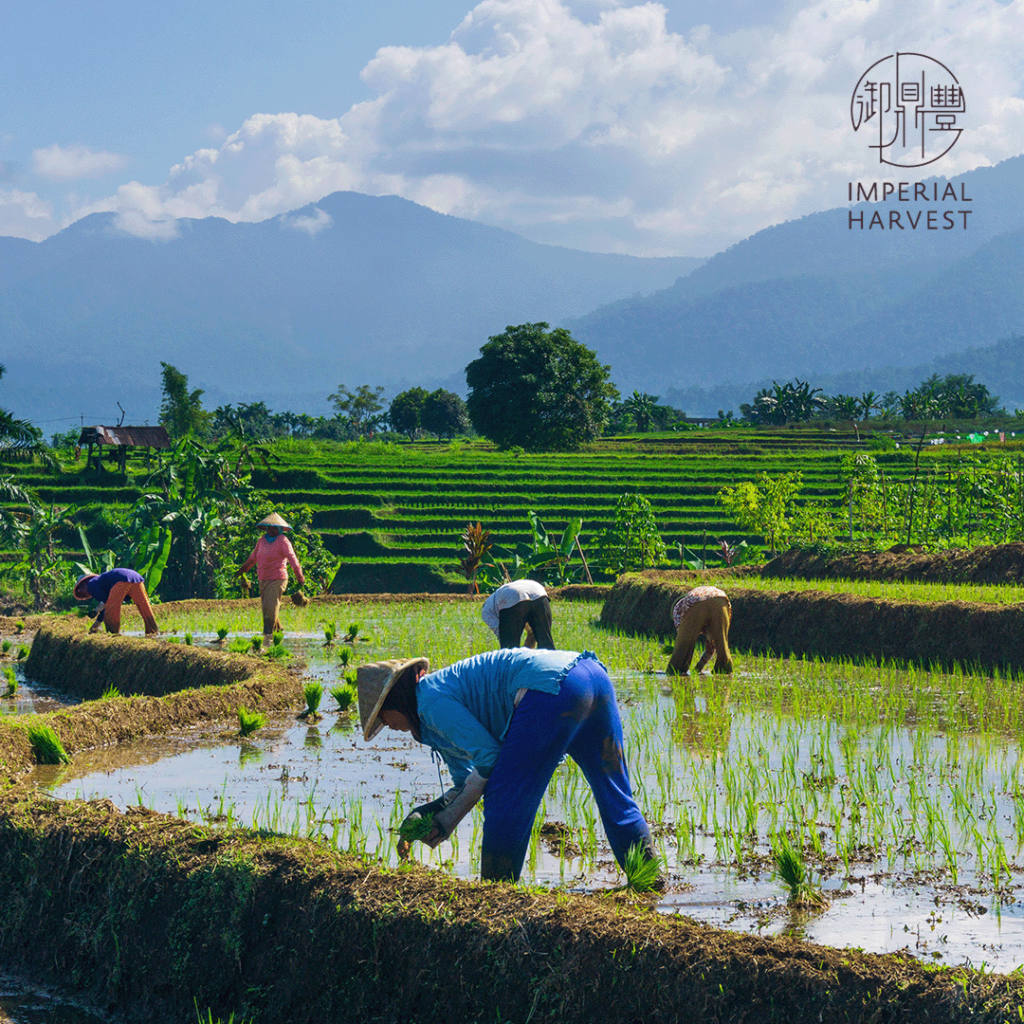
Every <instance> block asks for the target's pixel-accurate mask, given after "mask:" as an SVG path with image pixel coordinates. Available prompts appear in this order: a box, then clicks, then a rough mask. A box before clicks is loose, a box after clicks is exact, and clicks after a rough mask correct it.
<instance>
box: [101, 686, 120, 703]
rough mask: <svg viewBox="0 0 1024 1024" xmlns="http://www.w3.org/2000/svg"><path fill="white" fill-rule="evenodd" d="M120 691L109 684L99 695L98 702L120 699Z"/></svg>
mask: <svg viewBox="0 0 1024 1024" xmlns="http://www.w3.org/2000/svg"><path fill="white" fill-rule="evenodd" d="M120 696H121V691H120V690H119V689H118V688H117V687H116V686H115V685H114V684H113V683H111V684H110V685H109V686H108V687H107V688H106V689H105V690H104V691H103V693H101V694H100V700H110V699H111V698H112V697H120Z"/></svg>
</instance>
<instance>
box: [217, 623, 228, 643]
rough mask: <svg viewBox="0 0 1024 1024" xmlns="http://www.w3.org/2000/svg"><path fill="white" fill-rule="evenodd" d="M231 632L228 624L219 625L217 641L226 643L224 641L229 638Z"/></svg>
mask: <svg viewBox="0 0 1024 1024" xmlns="http://www.w3.org/2000/svg"><path fill="white" fill-rule="evenodd" d="M230 632H231V630H230V629H228V627H227V626H218V627H217V643H219V644H222V643H224V641H225V640H227V638H228V633H230Z"/></svg>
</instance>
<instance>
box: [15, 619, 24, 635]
mask: <svg viewBox="0 0 1024 1024" xmlns="http://www.w3.org/2000/svg"><path fill="white" fill-rule="evenodd" d="M24 628H25V623H24V622H22V621H21V620H20V619H19V620H18V621H17V622H16V623H15V624H14V632H15V633H20V632H21V631H22V630H23V629H24Z"/></svg>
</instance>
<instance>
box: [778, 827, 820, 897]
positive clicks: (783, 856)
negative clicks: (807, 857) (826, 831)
mask: <svg viewBox="0 0 1024 1024" xmlns="http://www.w3.org/2000/svg"><path fill="white" fill-rule="evenodd" d="M772 860H774V861H775V867H776V870H777V871H778V872H779V877H780V878H781V879H782V881H783V883H784V884H785V885H786V887H787V888H788V889H789V896H788V897H787V902H788V903H789V904H790V905H791V906H802V907H824V906H825V905H826V904H827V902H828V901H827V899H826V897H825V894H824V893H823V892H822V891H821V889H820V888H819V887H818V886H817V885H815V884H814V883H813V882H811V880H810V879H809V877H808V875H807V867H806V865H805V864H804V859H803V857H802V856H801V854H800V853H799V852H798V851H797V850H795V849H794V848H793V846H792V845H791V844H790V842H789V839H788V837H786V836H785V835H782V836H779V837H778V839H777V841H776V844H775V846H774V848H773V850H772Z"/></svg>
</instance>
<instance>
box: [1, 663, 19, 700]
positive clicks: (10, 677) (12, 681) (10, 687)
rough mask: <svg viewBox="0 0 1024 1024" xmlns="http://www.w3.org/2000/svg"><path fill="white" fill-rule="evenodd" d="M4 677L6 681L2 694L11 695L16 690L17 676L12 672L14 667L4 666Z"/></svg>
mask: <svg viewBox="0 0 1024 1024" xmlns="http://www.w3.org/2000/svg"><path fill="white" fill-rule="evenodd" d="M4 679H5V680H6V681H7V689H6V691H5V692H4V696H5V697H13V696H14V695H15V694H16V693H17V692H18V677H17V676H16V675H15V674H14V669H13V668H11V666H10V665H7V666H6V667H5V668H4Z"/></svg>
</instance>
